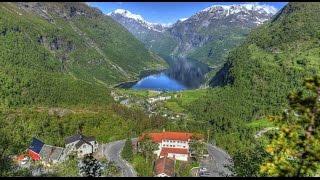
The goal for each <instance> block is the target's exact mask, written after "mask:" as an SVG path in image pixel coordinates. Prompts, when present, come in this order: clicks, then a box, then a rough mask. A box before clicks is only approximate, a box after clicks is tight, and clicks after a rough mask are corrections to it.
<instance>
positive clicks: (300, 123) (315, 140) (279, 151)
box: [260, 77, 320, 177]
mask: <svg viewBox="0 0 320 180" xmlns="http://www.w3.org/2000/svg"><path fill="white" fill-rule="evenodd" d="M304 86H305V87H306V89H307V90H306V92H304V91H299V92H298V93H291V94H290V95H289V96H288V100H289V105H290V109H289V110H288V111H286V112H285V113H284V114H283V115H282V117H272V118H271V120H273V121H274V122H275V123H276V124H277V125H278V126H279V131H278V132H276V134H275V136H274V137H273V138H272V140H271V143H270V144H269V145H268V146H267V147H266V151H267V152H268V153H269V154H270V155H271V158H269V159H267V161H266V162H265V163H263V164H262V165H261V167H260V172H261V174H263V175H267V176H298V177H300V176H320V102H319V101H320V77H313V78H309V79H306V80H305V82H304ZM306 95H309V96H308V97H306Z"/></svg>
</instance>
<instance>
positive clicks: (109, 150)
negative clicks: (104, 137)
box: [103, 139, 137, 177]
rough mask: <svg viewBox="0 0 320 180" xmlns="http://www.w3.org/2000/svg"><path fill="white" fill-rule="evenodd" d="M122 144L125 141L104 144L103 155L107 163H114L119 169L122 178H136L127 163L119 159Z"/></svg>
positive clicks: (132, 169) (134, 172)
mask: <svg viewBox="0 0 320 180" xmlns="http://www.w3.org/2000/svg"><path fill="white" fill-rule="evenodd" d="M133 140H135V139H133ZM124 144H125V140H120V141H114V142H111V143H108V144H105V145H104V147H103V154H104V155H105V156H106V158H107V159H108V160H109V161H114V162H115V163H116V165H117V166H119V167H120V168H121V171H122V173H121V175H122V177H137V173H136V171H135V170H134V168H133V167H132V166H131V165H130V164H129V163H128V162H127V161H125V160H124V159H122V158H121V151H122V148H123V146H124Z"/></svg>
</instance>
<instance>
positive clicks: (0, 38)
mask: <svg viewBox="0 0 320 180" xmlns="http://www.w3.org/2000/svg"><path fill="white" fill-rule="evenodd" d="M64 5H65V6H66V7H65V6H64ZM69 6H70V7H69ZM82 6H83V5H82V4H81V5H80V4H79V3H62V4H59V3H45V2H43V3H42V2H40V3H22V4H20V3H1V4H0V21H1V24H0V51H1V52H2V53H1V54H0V59H1V61H0V65H1V67H0V85H1V86H0V88H1V91H0V100H1V102H0V105H1V106H7V107H8V106H9V107H12V106H21V105H30V104H41V105H64V104H67V105H70V104H88V103H91V104H92V103H95V102H97V103H104V102H106V101H110V100H108V98H109V96H108V95H107V93H108V91H106V90H105V88H106V86H110V85H114V84H116V83H119V82H121V81H126V80H129V79H134V78H137V76H138V74H139V71H142V70H144V69H151V68H158V67H163V66H164V61H163V60H161V59H160V58H159V57H157V56H155V55H154V54H152V53H150V52H149V51H147V50H146V49H145V48H144V46H143V44H142V43H141V42H139V41H138V40H136V39H135V38H134V37H133V36H132V35H131V34H130V33H129V32H128V31H127V30H125V29H124V28H123V27H122V26H121V25H119V24H118V23H116V22H114V21H113V20H112V19H111V18H109V17H105V16H103V15H102V14H101V15H99V14H96V15H95V16H93V15H92V14H94V13H93V12H95V13H97V12H96V11H97V10H92V8H90V7H88V6H86V5H84V7H82ZM71 7H72V8H73V9H74V10H73V11H82V10H83V9H85V10H86V11H87V12H85V13H84V15H82V16H81V15H78V16H72V12H73V11H72V10H71V9H72V8H71ZM45 8H47V11H46V13H44V12H42V13H44V14H41V13H40V12H39V11H42V10H43V9H45ZM68 8H70V9H68ZM59 10H61V11H66V12H65V13H66V14H67V15H66V16H71V17H69V18H64V19H63V17H61V16H62V15H61V14H59V13H57V12H56V11H59ZM90 10H92V11H93V12H91V11H90ZM69 13H70V14H69ZM90 13H91V15H92V16H93V17H87V16H89V15H90ZM46 17H47V18H49V19H47V18H46Z"/></svg>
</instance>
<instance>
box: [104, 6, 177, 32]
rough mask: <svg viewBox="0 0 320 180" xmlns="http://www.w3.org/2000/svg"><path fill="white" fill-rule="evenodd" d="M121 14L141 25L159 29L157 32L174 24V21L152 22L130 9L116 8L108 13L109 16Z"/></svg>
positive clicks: (155, 29) (154, 29)
mask: <svg viewBox="0 0 320 180" xmlns="http://www.w3.org/2000/svg"><path fill="white" fill-rule="evenodd" d="M117 14H118V15H120V16H122V17H125V18H129V19H133V20H135V21H137V22H139V23H140V24H141V25H143V26H144V27H146V28H148V29H150V30H153V31H157V32H163V31H164V30H165V28H167V27H170V26H171V25H172V23H168V24H160V23H151V22H148V21H146V20H145V19H144V18H143V17H142V16H141V15H139V14H133V13H131V12H130V11H128V10H125V9H116V10H114V11H113V12H110V13H108V14H107V15H108V16H114V15H117Z"/></svg>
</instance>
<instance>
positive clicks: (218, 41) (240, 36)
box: [109, 4, 276, 65]
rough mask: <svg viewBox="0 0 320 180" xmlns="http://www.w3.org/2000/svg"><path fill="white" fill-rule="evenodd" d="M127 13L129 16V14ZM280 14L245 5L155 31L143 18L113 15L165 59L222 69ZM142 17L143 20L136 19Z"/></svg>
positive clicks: (223, 8)
mask: <svg viewBox="0 0 320 180" xmlns="http://www.w3.org/2000/svg"><path fill="white" fill-rule="evenodd" d="M125 12H127V13H125ZM275 13H276V9H274V8H273V7H271V6H266V5H258V4H241V5H230V6H222V5H215V6H212V7H208V8H206V9H204V10H202V11H200V12H198V13H196V14H195V15H193V16H191V17H190V18H187V19H183V20H179V21H177V22H176V23H175V24H173V25H172V26H169V27H161V25H158V26H159V27H161V28H160V29H157V28H155V27H154V26H153V25H152V24H151V23H146V22H145V21H144V20H143V18H142V17H141V16H139V15H133V14H132V13H130V12H128V11H125V10H122V11H120V10H116V11H114V12H113V13H110V14H109V15H110V16H111V17H112V18H113V19H115V20H116V21H118V22H119V23H121V24H122V25H124V26H125V27H126V28H127V29H128V30H129V31H130V32H132V33H133V34H134V35H135V36H136V37H137V38H138V39H139V40H141V41H142V42H143V43H144V44H145V45H146V47H147V48H150V49H151V50H153V51H155V52H156V53H158V54H160V55H161V56H163V57H166V56H170V55H174V56H182V57H186V56H187V57H191V58H193V59H197V60H199V61H202V62H205V63H209V64H212V65H221V64H222V63H223V62H224V61H225V57H226V56H227V53H228V51H229V50H230V49H232V48H233V47H235V46H237V45H239V44H240V43H241V42H242V41H243V40H244V38H245V36H246V35H247V34H248V33H249V31H250V30H251V29H252V28H255V27H257V26H258V25H260V24H262V23H263V22H265V21H267V20H269V19H270V18H271V17H272V16H273V15H274V14H275ZM130 15H131V16H133V17H136V16H139V17H140V18H133V17H131V16H130Z"/></svg>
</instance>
